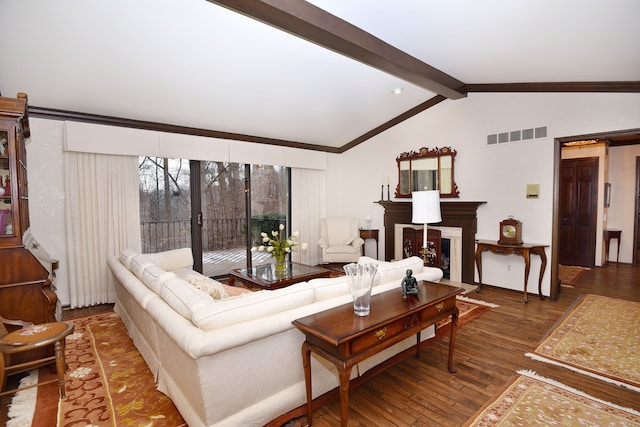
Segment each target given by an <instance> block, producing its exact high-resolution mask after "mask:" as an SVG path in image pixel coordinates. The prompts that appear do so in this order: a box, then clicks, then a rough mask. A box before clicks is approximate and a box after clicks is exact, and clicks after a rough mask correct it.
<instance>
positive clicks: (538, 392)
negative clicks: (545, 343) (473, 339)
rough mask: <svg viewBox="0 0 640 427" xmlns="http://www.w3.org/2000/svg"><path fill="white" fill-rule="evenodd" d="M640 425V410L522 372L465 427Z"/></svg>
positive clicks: (528, 372) (531, 373) (532, 373)
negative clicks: (624, 406)
mask: <svg viewBox="0 0 640 427" xmlns="http://www.w3.org/2000/svg"><path fill="white" fill-rule="evenodd" d="M551 425H563V426H568V425H581V426H640V413H639V412H637V411H635V410H633V409H629V408H623V407H621V406H618V405H615V404H612V403H609V402H605V401H603V400H600V399H596V398H594V397H591V396H589V395H587V394H585V393H583V392H581V391H578V390H575V389H572V388H569V387H567V386H565V385H563V384H561V383H558V382H556V381H554V380H551V379H548V378H544V377H541V376H539V375H536V374H535V372H530V371H520V372H518V375H517V376H515V377H514V378H513V379H512V380H511V381H510V382H509V383H508V384H507V385H506V386H505V388H504V389H503V390H502V391H501V392H500V393H498V395H497V396H496V397H495V398H494V399H493V400H491V401H490V402H489V403H487V404H486V405H484V407H483V408H482V409H480V410H479V411H478V412H477V413H476V415H474V416H473V417H471V418H470V419H469V421H467V423H466V424H465V427H472V426H473V427H488V426H551Z"/></svg>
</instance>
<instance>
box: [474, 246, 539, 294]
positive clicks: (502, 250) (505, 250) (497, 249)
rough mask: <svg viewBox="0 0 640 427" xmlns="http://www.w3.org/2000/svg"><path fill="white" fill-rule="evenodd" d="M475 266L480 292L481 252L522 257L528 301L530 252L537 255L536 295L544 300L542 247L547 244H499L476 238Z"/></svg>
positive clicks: (525, 292)
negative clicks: (537, 276)
mask: <svg viewBox="0 0 640 427" xmlns="http://www.w3.org/2000/svg"><path fill="white" fill-rule="evenodd" d="M476 245H477V247H476V255H475V259H476V267H477V268H478V281H479V283H478V289H477V290H476V292H480V288H482V253H483V252H486V251H489V252H492V253H494V254H498V255H510V254H514V255H520V256H521V257H522V258H524V302H525V303H526V302H529V300H528V299H527V283H528V281H529V269H530V267H531V254H533V255H538V256H539V257H540V262H541V264H540V277H539V278H538V295H540V299H541V300H544V296H543V295H542V275H543V274H544V270H545V268H547V255H546V254H545V251H544V249H545V248H547V247H549V245H538V244H535V243H523V244H521V245H501V244H500V243H498V242H497V241H495V240H478V241H476Z"/></svg>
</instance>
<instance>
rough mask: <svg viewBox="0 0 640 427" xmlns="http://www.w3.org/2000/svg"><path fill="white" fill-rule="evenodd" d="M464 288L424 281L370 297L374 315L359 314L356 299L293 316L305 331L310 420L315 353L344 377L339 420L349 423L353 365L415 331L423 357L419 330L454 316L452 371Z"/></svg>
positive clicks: (303, 354) (297, 325)
mask: <svg viewBox="0 0 640 427" xmlns="http://www.w3.org/2000/svg"><path fill="white" fill-rule="evenodd" d="M463 291H464V289H463V288H460V287H454V286H448V285H443V284H440V283H432V282H424V281H422V282H420V294H419V295H410V296H408V297H407V298H406V299H403V298H402V288H400V286H398V288H396V289H392V290H390V291H388V292H383V293H381V294H378V295H374V296H373V297H371V314H369V315H368V316H363V317H360V316H356V315H355V314H354V312H353V304H352V303H349V304H345V305H341V306H339V307H335V308H332V309H329V310H326V311H322V312H320V313H316V314H312V315H310V316H306V317H303V318H300V319H297V320H294V321H293V325H294V326H295V327H296V328H298V329H299V330H300V331H302V332H303V333H304V334H305V337H306V340H305V342H304V343H303V344H302V364H303V366H304V379H305V383H306V392H307V412H308V424H309V425H311V414H312V405H311V404H312V394H311V352H312V351H313V352H314V353H316V354H319V355H320V356H322V357H324V358H325V359H327V360H329V361H331V362H332V363H333V364H334V365H336V368H337V369H338V376H339V379H340V418H341V425H343V426H346V425H347V418H348V414H349V378H350V377H351V368H352V367H353V365H355V364H357V363H359V362H361V361H363V360H365V359H368V358H369V357H371V356H373V355H375V354H377V353H379V352H381V351H382V350H384V349H386V348H388V347H390V346H392V345H393V344H396V343H398V342H400V341H402V340H404V339H406V338H408V337H410V336H411V335H416V355H417V356H420V332H421V331H422V330H423V329H424V328H426V327H427V326H429V325H432V324H434V323H436V322H437V321H439V320H441V319H444V318H446V317H448V316H451V336H450V339H449V360H448V368H449V371H450V372H455V371H456V370H455V369H454V368H453V347H454V344H455V338H456V330H457V325H458V307H456V295H458V294H459V293H462V292H463Z"/></svg>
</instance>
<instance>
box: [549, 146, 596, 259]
mask: <svg viewBox="0 0 640 427" xmlns="http://www.w3.org/2000/svg"><path fill="white" fill-rule="evenodd" d="M559 196H560V200H559V205H560V221H559V230H558V233H559V234H558V240H559V251H558V252H559V262H560V264H564V265H580V266H583V267H593V266H594V265H595V259H596V224H597V222H596V220H597V208H598V158H597V157H589V158H582V159H565V160H562V162H561V164H560V194H559Z"/></svg>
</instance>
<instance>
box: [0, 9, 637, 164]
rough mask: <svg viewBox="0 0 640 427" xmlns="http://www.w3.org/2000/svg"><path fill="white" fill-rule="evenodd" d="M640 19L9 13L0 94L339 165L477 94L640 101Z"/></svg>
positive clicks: (0, 27) (630, 13)
mask: <svg viewBox="0 0 640 427" xmlns="http://www.w3.org/2000/svg"><path fill="white" fill-rule="evenodd" d="M639 18H640V2H639V1H637V0H562V1H557V0H522V1H517V2H516V1H512V0H491V1H485V2H480V1H477V0H456V1H448V0H402V1H397V0H312V1H309V2H304V1H301V0H298V1H296V0H253V1H249V0H211V1H205V0H137V1H135V2H131V1H129V0H111V1H108V2H90V1H86V0H59V1H56V2H52V1H49V0H20V1H17V0H0V55H1V56H0V57H1V58H2V60H1V61H0V93H1V94H2V95H3V96H14V95H15V94H16V93H17V92H26V93H27V94H28V95H29V101H30V105H31V106H32V107H33V108H34V111H36V112H37V111H40V112H43V113H48V114H51V113H52V112H56V111H61V112H62V113H61V114H64V115H68V114H69V112H73V113H79V114H78V117H80V116H82V115H94V116H96V117H118V118H126V119H130V120H136V121H143V122H153V123H164V124H170V125H176V126H182V127H185V128H194V129H200V130H202V132H201V133H203V134H209V135H214V136H216V135H217V136H226V137H232V138H235V137H237V138H240V139H248V140H255V141H260V142H266V143H275V144H284V145H290V146H299V147H305V148H312V149H320V150H325V151H330V152H340V151H344V150H345V149H348V148H349V147H351V146H354V145H356V144H358V143H359V142H361V141H364V140H366V139H367V138H369V137H370V136H372V135H375V134H376V133H378V132H380V131H382V130H383V129H385V128H387V127H388V126H391V125H393V124H395V123H397V122H399V121H402V120H403V119H405V118H407V117H410V116H412V115H414V114H416V113H418V112H420V111H423V110H425V109H427V108H429V107H431V106H433V105H437V104H438V103H440V102H463V101H461V100H463V99H464V98H465V97H466V96H469V95H470V94H472V93H473V92H487V91H491V92H502V91H507V92H514V91H515V92H517V91H555V92H557V91H570V92H573V91H614V92H639V91H640V54H638V52H640V25H638V19H639ZM191 130H193V129H191Z"/></svg>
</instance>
